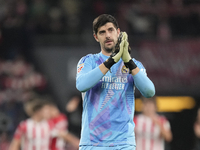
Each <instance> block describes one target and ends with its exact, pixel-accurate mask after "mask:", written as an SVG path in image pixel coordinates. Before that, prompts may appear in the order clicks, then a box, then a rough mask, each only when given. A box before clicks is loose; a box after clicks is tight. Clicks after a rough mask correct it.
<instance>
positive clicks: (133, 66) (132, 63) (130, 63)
mask: <svg viewBox="0 0 200 150" xmlns="http://www.w3.org/2000/svg"><path fill="white" fill-rule="evenodd" d="M124 65H125V66H126V68H129V70H130V71H132V70H133V69H135V68H137V65H136V64H135V63H134V61H133V60H132V59H131V60H129V62H127V63H124Z"/></svg>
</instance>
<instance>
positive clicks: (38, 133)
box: [14, 118, 53, 150]
mask: <svg viewBox="0 0 200 150" xmlns="http://www.w3.org/2000/svg"><path fill="white" fill-rule="evenodd" d="M52 128H53V126H52V125H51V124H50V123H49V122H47V121H45V120H43V121H40V122H35V121H34V120H33V119H31V118H30V119H27V120H25V121H23V122H21V123H20V124H19V126H18V127H17V129H16V131H15V134H14V138H15V139H21V149H22V150H49V144H50V136H51V129H52Z"/></svg>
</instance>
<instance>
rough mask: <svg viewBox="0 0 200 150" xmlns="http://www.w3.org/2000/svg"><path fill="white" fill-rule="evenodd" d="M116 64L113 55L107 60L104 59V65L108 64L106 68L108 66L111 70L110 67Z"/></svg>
mask: <svg viewBox="0 0 200 150" xmlns="http://www.w3.org/2000/svg"><path fill="white" fill-rule="evenodd" d="M114 64H115V61H114V59H113V58H112V57H109V58H108V59H107V60H106V61H104V65H105V66H106V68H108V69H109V70H110V68H111V67H112V65H114Z"/></svg>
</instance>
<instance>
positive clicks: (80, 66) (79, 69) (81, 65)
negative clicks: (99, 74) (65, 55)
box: [77, 63, 84, 73]
mask: <svg viewBox="0 0 200 150" xmlns="http://www.w3.org/2000/svg"><path fill="white" fill-rule="evenodd" d="M83 67H84V63H82V64H79V65H78V68H77V72H78V73H80V72H81V70H82V69H83Z"/></svg>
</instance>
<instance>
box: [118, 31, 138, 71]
mask: <svg viewBox="0 0 200 150" xmlns="http://www.w3.org/2000/svg"><path fill="white" fill-rule="evenodd" d="M123 40H124V50H123V54H122V60H123V61H124V65H125V66H126V68H129V70H130V71H131V70H133V69H135V68H136V67H137V65H136V64H135V63H134V61H133V60H132V58H131V55H130V52H131V51H130V46H129V43H128V36H127V34H126V32H123Z"/></svg>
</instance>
